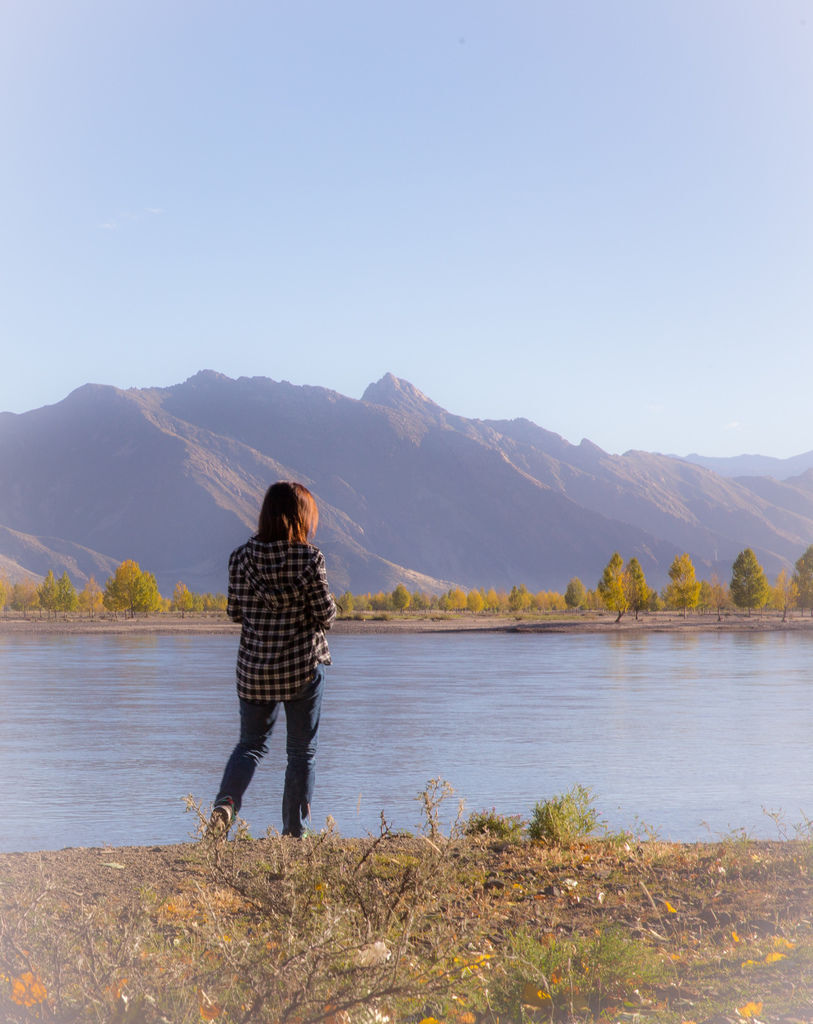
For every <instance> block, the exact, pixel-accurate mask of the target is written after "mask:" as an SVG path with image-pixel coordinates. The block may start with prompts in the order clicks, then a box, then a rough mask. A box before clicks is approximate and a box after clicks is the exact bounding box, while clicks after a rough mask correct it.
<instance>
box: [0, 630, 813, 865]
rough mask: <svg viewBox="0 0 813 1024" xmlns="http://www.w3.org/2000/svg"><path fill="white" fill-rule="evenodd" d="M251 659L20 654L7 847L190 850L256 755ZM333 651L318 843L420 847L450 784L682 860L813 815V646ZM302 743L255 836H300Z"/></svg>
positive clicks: (443, 642)
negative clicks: (208, 814)
mask: <svg viewBox="0 0 813 1024" xmlns="http://www.w3.org/2000/svg"><path fill="white" fill-rule="evenodd" d="M236 644H237V640H236V637H235V636H233V635H227V636H203V637H201V636H194V637H193V636H131V637H128V636H118V635H72V636H59V635H48V636H45V637H19V636H0V700H1V701H2V709H3V715H2V725H0V776H1V777H2V781H3V790H2V791H3V802H2V814H0V850H3V851H12V850H36V849H59V848H61V847H64V846H101V845H104V844H110V845H112V846H117V845H151V844H162V843H171V842H182V841H184V840H186V839H188V838H189V835H190V833H192V832H193V831H194V827H195V820H194V815H190V814H188V813H186V812H185V810H184V803H183V797H184V796H185V794H191V795H193V796H194V798H195V799H196V800H198V801H199V802H200V803H201V804H203V805H208V804H209V803H210V801H211V799H212V797H213V795H214V793H215V791H216V788H217V784H218V782H219V779H220V773H221V771H222V768H223V765H224V763H225V760H226V758H227V756H228V754H229V752H230V750H231V747H232V745H233V743H234V742H235V740H236V738H237V707H236V696H235V693H234V682H233V674H234V657H235V652H236ZM331 650H332V652H333V660H334V664H333V666H332V667H331V669H330V670H329V674H328V682H327V690H326V695H325V702H324V707H323V718H322V728H321V734H320V749H319V762H318V778H317V783H316V793H315V797H314V803H313V814H314V820H313V824H314V827H315V828H317V829H318V828H321V827H323V826H324V823H325V819H326V816H327V815H328V814H330V815H332V817H333V818H334V819H335V822H336V827H337V828H338V830H339V832H340V833H341V834H343V835H348V836H356V835H365V834H367V833H368V832H372V833H376V834H377V832H378V829H379V827H380V821H381V814H382V812H383V814H384V816H385V818H386V821H387V822H388V823H389V824H390V825H391V826H392V827H393V828H396V829H410V830H415V829H417V828H418V827H419V826H420V824H421V810H420V806H419V803H418V801H417V800H416V796H417V794H418V793H419V792H420V791H421V790H422V789H423V788H424V787H425V784H426V782H427V781H428V780H429V779H431V778H442V779H445V780H447V781H448V782H450V783H451V784H452V785H453V786H454V788H455V791H456V794H457V797H460V798H462V799H464V800H465V806H466V813H468V812H470V811H473V810H482V809H490V808H492V807H493V808H496V810H497V811H498V812H499V813H502V814H520V815H522V816H523V817H526V818H527V817H528V816H529V815H530V813H531V810H532V808H533V806H534V804H535V803H536V802H537V801H539V800H544V799H547V798H548V797H550V796H552V795H554V794H557V793H562V792H564V791H566V790H568V789H570V788H571V787H572V786H573V785H575V784H577V783H578V784H581V785H584V786H588V787H590V789H591V790H592V792H593V795H594V801H595V807H596V809H597V811H598V813H599V817H600V818H601V819H602V820H604V821H605V822H606V824H607V826H608V827H609V828H611V829H613V830H621V829H626V830H631V831H633V832H636V833H640V834H645V835H646V834H651V833H652V832H653V831H654V832H655V833H656V834H657V835H659V836H661V837H662V838H664V839H673V840H681V841H693V840H703V839H714V838H719V837H720V836H723V835H728V834H735V833H739V832H740V831H741V830H744V831H745V832H747V834H749V835H753V836H762V837H770V838H776V837H778V835H779V834H780V833H779V832H778V829H777V825H776V821H775V814H776V812H779V811H780V810H781V812H782V815H783V817H784V818H785V819H786V821H787V823H788V825H789V826H795V825H796V824H798V823H800V822H804V821H805V820H806V819H807V817H813V745H812V744H811V736H812V735H813V710H812V709H811V699H810V698H811V693H812V692H813V685H812V684H813V660H812V659H811V655H813V637H810V636H808V635H806V634H798V633H792V634H791V633H781V632H774V633H748V634H743V633H714V634H688V635H685V634H682V635H671V634H665V633H660V634H659V633H652V634H634V635H632V634H622V635H619V636H615V637H612V636H609V637H608V636H606V635H595V634H593V635H579V636H563V635H539V634H529V635H516V634H490V633H466V634H459V633H455V634H425V633H424V634H408V635H387V634H378V635H372V636H366V635H365V636H358V635H356V636H334V637H332V638H331ZM283 734H284V728H283V722H282V721H280V723H279V726H278V732H277V734H275V736H274V737H273V740H272V743H271V751H270V753H269V756H268V758H267V759H266V762H265V763H264V764H263V766H262V767H261V769H260V770H259V771H258V773H257V775H256V776H255V779H254V782H253V783H252V786H251V787H250V789H249V790H248V793H247V795H246V800H245V803H244V807H243V816H244V817H245V818H246V819H247V821H248V822H249V825H250V828H251V832H252V834H254V835H262V834H264V833H265V830H266V828H267V827H268V826H269V825H271V826H274V827H279V826H280V808H279V805H280V797H281V783H282V771H283V765H284V735H283ZM455 801H456V798H455ZM455 801H447V804H446V807H447V808H448V809H449V813H451V814H453V813H454V811H455V810H456V802H455ZM452 804H454V806H452ZM766 812H768V813H766ZM447 819H448V815H447ZM792 832H793V829H792V828H791V833H792Z"/></svg>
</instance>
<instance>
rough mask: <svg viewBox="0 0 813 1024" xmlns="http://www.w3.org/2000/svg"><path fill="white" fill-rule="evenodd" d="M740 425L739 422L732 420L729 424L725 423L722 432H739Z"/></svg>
mask: <svg viewBox="0 0 813 1024" xmlns="http://www.w3.org/2000/svg"><path fill="white" fill-rule="evenodd" d="M741 429H742V423H740V421H739V420H732V421H731V422H730V423H726V424H725V426H724V427H723V430H741Z"/></svg>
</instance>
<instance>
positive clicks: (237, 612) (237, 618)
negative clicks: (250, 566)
mask: <svg viewBox="0 0 813 1024" xmlns="http://www.w3.org/2000/svg"><path fill="white" fill-rule="evenodd" d="M236 555H237V552H236V551H233V552H232V554H231V557H230V558H229V594H228V599H227V602H226V614H227V615H228V616H229V618H230V619H231V620H232V621H233V622H242V621H243V609H242V607H241V605H240V596H239V595H240V584H239V582H238V580H237V573H236V571H235V570H236V566H237V558H236Z"/></svg>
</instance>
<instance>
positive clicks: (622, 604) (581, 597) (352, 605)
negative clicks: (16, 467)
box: [0, 545, 813, 621]
mask: <svg viewBox="0 0 813 1024" xmlns="http://www.w3.org/2000/svg"><path fill="white" fill-rule="evenodd" d="M731 605H734V606H736V607H737V608H741V609H745V610H747V611H748V613H749V614H750V613H751V612H752V611H753V610H758V609H763V608H766V607H771V608H775V609H778V610H779V611H782V613H783V617H787V614H788V612H789V611H790V610H791V609H792V608H801V609H802V610H804V609H805V608H809V609H810V610H811V613H813V545H811V546H810V547H808V548H807V550H806V551H805V552H804V554H802V555H801V556H800V557H799V558H798V559H797V560H796V562H795V564H794V571H793V573H792V574H789V573H788V572H787V571H786V570H784V569H783V570H782V571H781V572H780V573H779V575H778V576H777V578H776V581H775V583H774V584H773V585H771V584H770V583H769V582H768V579H767V577H766V575H765V572H764V570H763V568H762V566H761V565H760V564H759V561H758V560H757V557H756V555H755V554H754V552H753V551H752V550H751V548H745V550H744V551H741V552H740V553H739V555H737V557H736V559H735V560H734V564H733V565H732V569H731V581H730V583H728V584H726V583H725V582H723V581H721V580H720V579H719V578H718V577H717V576H716V575H713V576H712V578H711V580H710V581H709V580H698V579H697V576H696V573H695V568H694V565H693V564H692V560H691V558H690V557H689V555H688V554H686V553H685V552H684V553H683V554H682V555H676V556H675V558H674V560H673V562H672V564H671V566H670V567H669V583H668V584H667V585H666V586H665V587H664V588H663V590H662V591H661V592H660V593H658V592H657V591H656V590H654V589H652V588H651V587H649V585H648V584H647V582H646V577H645V576H644V571H643V569H642V567H641V564H640V562H639V561H638V559H637V558H630V559H629V560H628V561H627V562H626V563H625V562H624V560H623V558H622V557H621V555H620V554H619V552H617V551H616V552H614V553H613V555H612V557H611V558H610V561H609V562H608V563H607V565H606V566H605V568H604V571H603V573H602V575H601V578H600V579H599V581H598V584H597V586H596V588H595V590H588V589H587V588H586V587H585V586H584V584H583V583H582V581H581V580H580V579H578V577H574V578H573V579H571V580H570V582H569V583H568V585H567V589H566V590H565V593H564V594H560V593H558V592H557V591H553V590H540V591H537V592H536V593H532V592H531V591H529V590H528V588H527V587H526V586H525V584H524V583H521V584H519V585H518V586H513V587H512V588H511V590H510V591H505V590H495V589H494V588H493V587H491V588H489V589H488V590H486V589H484V588H482V587H480V588H478V589H473V590H469V591H466V590H463V589H462V588H460V587H452V588H450V589H449V590H448V591H446V592H445V593H443V594H427V593H424V592H422V591H420V590H416V591H413V592H411V593H410V591H409V590H408V589H407V588H406V587H405V586H404V584H403V583H399V584H398V586H397V587H396V588H395V589H394V590H393V591H392V592H390V593H385V592H384V591H380V592H378V593H376V594H371V593H366V594H352V593H351V592H350V591H347V592H346V593H344V594H343V595H342V596H341V597H340V598H339V607H340V608H341V611H342V612H343V613H344V614H350V613H352V612H354V611H406V610H407V609H409V608H411V609H413V610H416V611H430V610H434V609H437V610H439V611H470V612H475V613H477V612H502V613H510V612H527V611H538V612H547V611H564V610H565V609H567V608H571V609H578V608H584V609H594V610H598V609H607V610H609V611H612V612H615V613H616V615H617V619H616V621H620V619H621V618H622V616H623V615H625V614H626V613H627V612H632V614H634V615H635V617H636V619H637V618H638V614H639V613H640V612H642V611H644V610H649V611H657V610H660V609H663V608H673V609H679V610H682V611H683V614H684V615H686V613H687V612H688V611H689V610H692V609H700V610H702V611H712V610H716V611H717V614H718V615H719V614H720V613H721V612H722V611H723V610H724V609H725V608H728V607H730V606H731ZM5 608H11V609H13V610H15V611H21V612H23V613H24V614H25V613H27V612H29V611H32V610H36V609H39V610H40V612H45V613H46V615H47V616H48V617H49V618H50V617H51V616H52V615H53V616H54V617H56V616H57V615H59V614H60V613H63V614H67V613H68V612H74V611H79V612H81V613H83V614H86V615H87V616H88V617H90V618H93V617H94V616H95V615H97V614H101V612H102V611H105V610H106V611H108V612H112V613H113V614H118V613H119V612H123V613H124V614H125V615H130V616H135V615H136V614H137V613H143V614H149V613H150V612H158V611H177V612H180V613H181V615H182V616H183V615H186V614H187V613H192V612H208V611H218V612H224V611H225V610H226V596H225V594H196V593H194V592H193V591H191V590H189V588H188V587H187V586H186V584H185V583H182V582H180V581H179V582H178V583H177V584H176V585H175V590H174V592H173V595H172V599H171V600H168V599H167V598H164V597H162V596H161V594H160V593H159V591H158V585H157V583H156V581H155V576H154V575H153V574H152V573H151V572H144V571H142V569H141V567H140V566H139V564H138V562H135V561H133V560H132V559H127V560H125V561H124V562H122V563H121V564H120V565H119V566H118V568H117V569H116V571H115V572H114V573H113V575H112V576H110V577H109V578H108V580H107V582H106V583H105V585H104V587H101V586H99V584H98V583H97V582H96V580H95V579H94V577H93V576H91V577H90V579H89V580H88V581H87V582H86V583H85V585H84V587H83V588H82V590H80V591H77V590H76V588H75V587H74V585H73V583H72V582H71V579H70V577H69V576H68V574H67V572H63V573H62V575H61V576H60V577H59V579H57V578H56V576H55V575H54V572H53V570H49V572H48V574H47V575H46V577H45V579H44V580H43V581H42V582H41V583H39V584H37V583H34V582H33V581H31V580H21V581H18V582H16V583H13V584H11V583H9V582H8V581H7V580H5V579H3V578H2V577H0V609H5Z"/></svg>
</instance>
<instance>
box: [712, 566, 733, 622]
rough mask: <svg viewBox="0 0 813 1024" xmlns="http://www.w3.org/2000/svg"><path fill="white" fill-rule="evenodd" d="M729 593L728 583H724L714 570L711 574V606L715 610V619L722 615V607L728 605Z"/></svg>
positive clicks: (718, 619)
mask: <svg viewBox="0 0 813 1024" xmlns="http://www.w3.org/2000/svg"><path fill="white" fill-rule="evenodd" d="M729 601H730V595H729V593H728V584H727V583H724V582H723V581H722V580H721V579H720V577H719V576H718V575H717V573H716V572H714V573H712V574H711V606H712V608H715V609H716V611H717V621H718V622H719V621H720V620H721V619H722V617H723V614H722V613H723V608H726V607H727V606H728V603H729Z"/></svg>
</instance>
